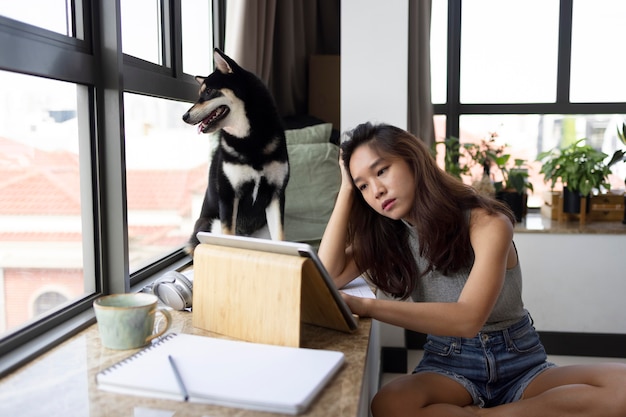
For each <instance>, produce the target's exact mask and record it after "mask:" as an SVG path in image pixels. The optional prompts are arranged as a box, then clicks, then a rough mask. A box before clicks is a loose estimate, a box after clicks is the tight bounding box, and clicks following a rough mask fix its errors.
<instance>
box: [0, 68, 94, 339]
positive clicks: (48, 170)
mask: <svg viewBox="0 0 626 417" xmlns="http://www.w3.org/2000/svg"><path fill="white" fill-rule="evenodd" d="M0 88H1V89H2V92H3V94H2V95H1V96H0V254H1V256H0V280H1V287H2V288H3V291H2V294H3V300H2V301H3V303H2V305H3V306H5V308H4V314H3V320H1V322H0V332H1V333H0V334H4V333H6V332H11V331H14V330H15V329H17V328H20V327H22V326H25V325H27V324H29V323H31V322H33V321H34V320H37V319H39V318H41V317H42V316H43V315H45V314H46V313H48V312H49V311H50V310H52V309H54V308H57V307H59V306H61V305H62V304H63V303H65V302H67V301H69V300H65V299H61V298H57V299H56V301H57V302H56V303H55V302H52V299H49V300H50V302H48V303H45V304H40V305H39V306H38V307H37V308H36V309H33V308H32V305H33V303H34V302H35V300H34V299H33V297H35V294H37V293H39V292H40V291H41V290H42V289H45V288H47V287H49V286H51V285H52V286H56V288H58V289H62V290H63V292H64V293H65V294H68V296H69V297H70V300H71V301H76V300H79V299H81V298H83V297H85V296H86V295H89V294H92V293H93V292H94V291H95V287H96V284H95V280H94V277H95V271H94V270H93V269H92V268H91V267H90V265H92V262H91V261H87V262H85V259H91V258H93V248H92V247H89V244H88V243H87V242H86V240H87V237H88V236H91V235H92V232H91V228H92V222H93V219H92V218H91V217H90V216H89V215H87V213H89V212H90V210H89V209H86V208H89V207H91V202H90V201H84V199H85V198H90V197H88V196H90V195H91V184H90V182H89V181H88V180H85V181H81V170H82V171H83V172H89V171H90V166H89V161H84V163H83V166H82V167H81V159H80V157H79V147H80V142H79V127H78V126H79V122H78V117H79V115H80V116H81V117H82V116H85V115H88V114H89V112H88V109H81V111H78V105H79V104H78V102H79V100H78V92H79V91H80V90H84V89H85V87H83V86H78V85H76V84H72V83H68V82H63V81H56V80H50V79H45V78H40V77H34V76H30V75H23V74H17V73H13V72H8V71H0ZM86 153H89V151H88V150H86ZM85 164H87V166H84V165H85ZM83 177H84V176H83ZM85 224H87V225H88V226H86V227H87V230H85ZM85 244H87V246H85ZM91 246H93V245H91ZM85 247H88V248H89V249H88V250H90V251H91V253H85V254H84V253H83V249H84V248H85ZM44 305H45V306H46V307H47V310H46V309H44V308H43V306H44ZM33 313H35V314H33Z"/></svg>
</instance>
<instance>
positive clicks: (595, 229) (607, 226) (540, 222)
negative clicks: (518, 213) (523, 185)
mask: <svg viewBox="0 0 626 417" xmlns="http://www.w3.org/2000/svg"><path fill="white" fill-rule="evenodd" d="M515 233H554V234H556V233H561V234H563V233H571V234H617V235H622V234H623V235H626V224H623V223H622V222H619V221H589V222H586V223H585V224H582V225H581V224H580V222H578V221H561V222H559V221H558V220H553V219H550V218H548V217H545V216H542V215H541V213H528V214H527V215H526V216H525V217H524V220H523V221H522V222H521V223H517V224H516V225H515Z"/></svg>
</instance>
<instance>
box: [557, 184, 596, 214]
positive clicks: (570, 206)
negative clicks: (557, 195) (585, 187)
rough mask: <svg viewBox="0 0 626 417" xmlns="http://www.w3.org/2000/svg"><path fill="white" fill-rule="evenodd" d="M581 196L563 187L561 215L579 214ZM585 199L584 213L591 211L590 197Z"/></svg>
mask: <svg viewBox="0 0 626 417" xmlns="http://www.w3.org/2000/svg"><path fill="white" fill-rule="evenodd" d="M581 198H582V196H581V195H580V193H578V192H572V191H570V190H569V189H568V188H567V187H563V213H571V214H579V213H580V199H581ZM585 198H586V199H587V204H586V210H585V213H589V212H590V211H591V203H590V197H589V196H587V197H585Z"/></svg>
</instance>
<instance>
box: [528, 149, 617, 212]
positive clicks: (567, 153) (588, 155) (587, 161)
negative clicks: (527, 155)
mask: <svg viewBox="0 0 626 417" xmlns="http://www.w3.org/2000/svg"><path fill="white" fill-rule="evenodd" d="M584 141H585V139H580V140H578V141H576V142H574V143H572V144H571V145H569V146H567V147H565V148H562V149H552V150H550V151H545V152H541V153H540V154H539V155H538V156H537V160H538V161H541V162H542V167H541V170H540V171H539V172H540V173H542V174H543V175H544V181H545V182H546V183H547V182H550V188H552V189H554V186H555V185H556V183H557V181H559V180H560V181H561V183H562V184H563V211H564V212H565V213H579V212H580V199H581V198H583V197H584V198H587V199H588V198H589V195H590V194H591V192H592V191H593V190H601V189H607V190H608V189H609V188H610V185H609V182H608V176H609V174H610V173H611V170H610V169H609V166H608V164H606V163H605V162H604V160H605V158H606V157H607V156H608V155H607V154H605V153H604V152H601V151H598V150H596V149H594V148H593V147H591V146H590V145H587V144H584ZM589 206H590V205H589V204H587V210H589Z"/></svg>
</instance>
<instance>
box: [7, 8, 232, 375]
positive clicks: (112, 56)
mask: <svg viewBox="0 0 626 417" xmlns="http://www.w3.org/2000/svg"><path fill="white" fill-rule="evenodd" d="M67 4H68V5H69V6H68V7H72V11H71V16H72V25H73V28H74V32H75V36H76V35H77V36H78V37H80V39H79V38H78V37H71V36H64V35H61V34H58V33H55V32H52V31H48V30H46V29H43V28H39V27H35V26H32V25H29V24H27V23H23V22H18V21H15V20H12V19H9V18H6V17H3V16H0V49H2V51H3V52H2V54H0V69H1V70H5V71H11V72H18V73H23V74H28V75H36V76H41V77H45V78H50V79H56V80H62V81H67V82H71V83H75V84H77V85H79V86H80V88H78V90H79V93H78V100H79V107H80V108H81V109H88V112H89V115H88V117H85V118H83V119H84V120H86V122H81V123H80V124H79V129H80V131H79V140H80V142H81V149H89V151H88V152H82V153H81V154H80V155H79V158H80V161H81V172H80V175H81V181H83V180H86V181H88V183H90V184H91V190H90V191H89V193H90V194H91V203H92V204H86V207H83V208H82V214H81V215H82V217H83V219H85V218H92V219H93V227H92V228H90V227H87V229H92V230H85V231H84V236H83V242H85V241H88V242H91V243H92V245H93V246H92V247H90V248H88V249H89V251H85V254H86V255H85V258H86V259H85V263H86V264H89V265H85V271H86V273H87V268H88V267H89V268H90V269H93V271H94V275H95V291H94V292H93V293H92V294H87V295H86V296H84V297H82V298H80V299H77V300H75V301H73V302H71V303H69V304H67V305H66V306H64V307H61V308H57V309H54V310H52V311H51V312H50V314H47V315H46V316H44V317H42V318H41V319H38V320H36V321H33V322H32V323H28V324H26V325H24V326H23V327H22V328H20V329H18V330H16V331H14V332H11V333H9V334H8V335H5V336H3V337H2V338H0V358H2V360H1V361H0V363H1V365H0V377H1V376H4V375H5V374H7V373H9V372H11V371H12V370H14V369H16V368H18V367H19V366H21V365H23V364H25V363H26V362H28V361H29V360H31V359H33V358H34V357H36V356H37V355H39V354H41V353H43V352H45V351H47V350H49V349H50V348H51V347H53V346H55V345H57V344H59V343H61V342H63V341H65V340H67V339H68V338H69V337H71V336H73V335H75V334H76V333H78V332H79V331H81V330H83V329H84V328H86V327H87V326H89V325H91V324H93V323H94V322H95V317H94V314H93V310H92V304H93V301H94V300H95V299H96V298H98V297H100V296H101V295H104V294H111V293H121V292H129V291H135V290H138V289H140V288H141V287H143V286H144V285H145V284H147V283H149V281H150V279H153V278H154V277H155V276H156V275H157V274H158V273H160V272H162V271H163V270H164V269H166V268H176V267H178V266H179V265H182V264H185V263H189V262H190V258H189V257H188V255H187V254H186V253H185V252H184V250H183V248H182V247H181V248H178V249H175V250H173V251H172V252H171V253H169V254H166V255H165V256H164V257H162V258H161V259H158V260H156V261H155V262H153V263H152V264H150V265H147V266H145V267H143V268H141V269H139V270H137V271H133V272H132V274H131V272H130V271H129V255H128V219H127V208H126V204H125V202H126V169H125V164H124V160H125V151H124V101H123V94H124V92H132V93H138V94H143V95H149V96H155V97H161V98H166V99H172V100H179V101H187V102H192V101H194V100H195V97H196V96H197V83H196V81H195V79H194V77H193V76H192V75H189V74H184V73H183V71H182V47H181V45H182V42H181V30H180V29H181V0H160V6H161V7H162V10H163V13H162V21H161V24H162V29H163V30H162V33H163V37H164V39H162V42H161V43H162V45H163V52H162V53H163V54H164V55H163V56H164V59H163V62H164V65H157V64H153V63H150V62H146V61H143V60H141V59H137V58H135V57H132V56H128V55H124V54H123V53H122V49H121V24H120V0H111V1H107V2H100V1H95V0H74V1H71V2H68V3H67ZM211 6H212V8H213V22H212V23H213V38H214V45H216V46H219V47H221V48H223V45H224V25H225V0H212V4H211ZM24 50H28V51H30V52H31V53H29V54H23V53H20V52H21V51H24ZM79 111H80V110H79ZM83 224H85V221H84V220H83ZM88 253H93V259H91V257H90V256H89V255H87V254H88Z"/></svg>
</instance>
